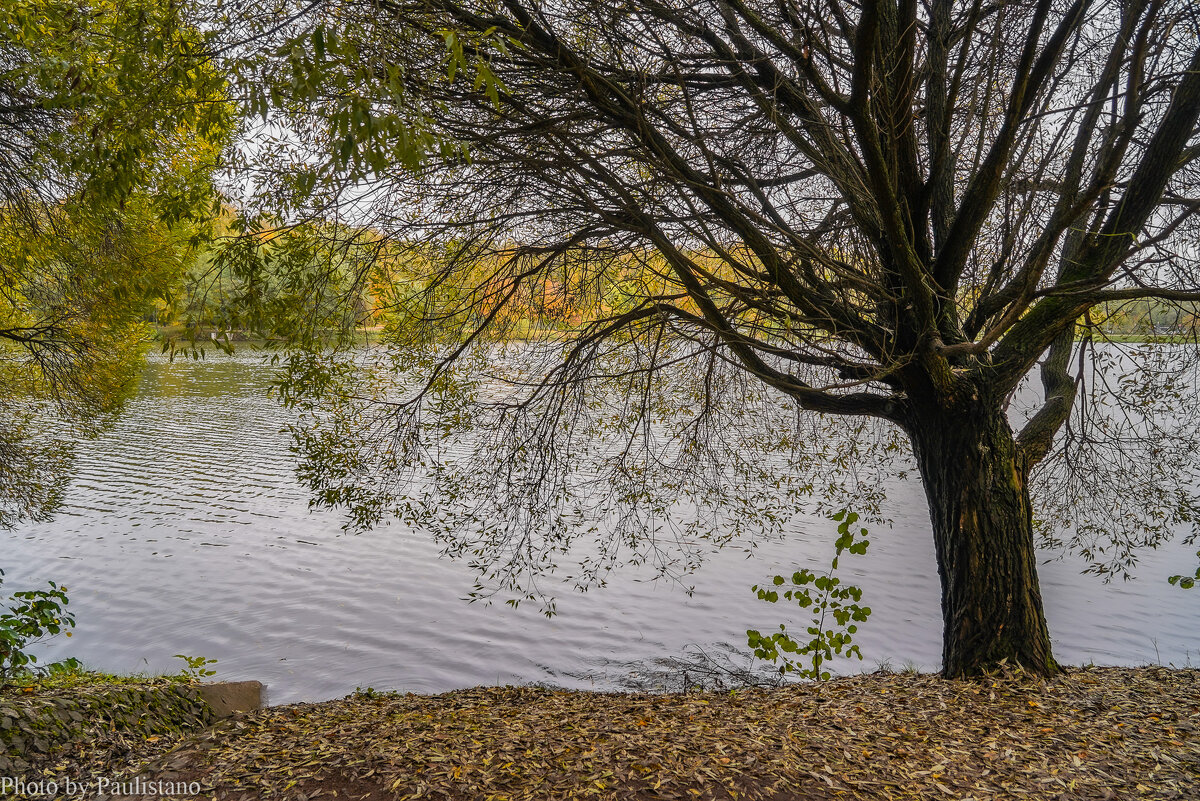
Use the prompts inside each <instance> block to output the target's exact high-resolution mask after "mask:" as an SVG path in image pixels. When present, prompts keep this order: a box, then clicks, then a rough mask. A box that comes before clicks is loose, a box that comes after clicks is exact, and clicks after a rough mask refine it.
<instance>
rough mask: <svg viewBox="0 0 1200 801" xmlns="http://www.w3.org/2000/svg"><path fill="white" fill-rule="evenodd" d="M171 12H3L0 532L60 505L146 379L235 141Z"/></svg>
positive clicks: (200, 58)
mask: <svg viewBox="0 0 1200 801" xmlns="http://www.w3.org/2000/svg"><path fill="white" fill-rule="evenodd" d="M206 47H207V46H206V43H205V38H204V37H203V36H201V35H200V34H199V33H198V32H197V30H196V29H195V28H194V27H193V26H191V25H189V24H188V21H187V20H186V19H185V18H184V15H183V13H182V10H181V8H180V7H179V6H177V5H175V4H173V3H161V2H157V1H156V0H146V1H145V2H143V1H142V0H130V1H128V2H127V1H126V0H116V1H115V2H109V0H96V1H95V2H73V1H71V0H68V1H67V2H57V1H56V0H7V1H6V2H4V3H3V4H2V5H0V131H3V136H4V143H5V146H4V147H3V148H2V149H0V150H2V152H0V254H3V255H0V386H3V387H4V390H3V392H2V393H0V417H2V419H3V422H4V424H3V426H2V427H0V527H6V526H9V525H12V524H13V523H15V522H17V521H19V520H22V519H25V518H29V517H32V518H45V517H46V516H47V515H49V514H50V513H51V512H52V510H53V509H54V507H55V506H56V505H57V504H58V502H59V500H60V498H61V494H62V490H63V486H64V482H65V480H66V477H67V474H68V473H67V469H68V467H69V464H70V461H71V459H70V452H71V445H70V443H69V442H68V441H65V440H63V439H61V438H56V437H53V436H50V435H48V434H47V433H46V432H47V430H48V428H49V426H48V424H49V422H50V421H51V420H53V419H55V418H57V420H58V421H59V422H62V423H66V424H67V425H68V426H69V427H70V428H71V429H72V431H73V432H74V433H75V434H80V435H85V436H86V435H91V434H95V433H96V432H97V431H98V430H100V428H101V427H102V426H103V424H104V422H105V421H106V420H107V419H109V417H110V416H111V414H112V413H113V412H114V411H115V410H117V409H118V408H119V407H120V405H121V403H122V402H123V401H124V399H125V398H126V397H127V395H128V390H129V388H130V385H131V383H132V382H133V381H134V379H136V377H137V369H136V368H137V366H138V364H139V363H140V359H141V355H142V353H143V351H144V349H145V346H146V344H147V337H146V330H145V324H144V322H143V317H144V315H145V313H146V311H147V310H148V309H149V308H150V305H151V303H152V302H153V301H154V300H155V299H156V298H161V297H166V296H168V295H170V293H171V292H172V291H173V288H174V287H175V285H177V284H178V283H179V281H180V280H181V278H182V269H183V264H184V263H185V261H186V259H185V255H186V251H187V249H188V246H189V245H188V242H189V239H190V238H191V237H192V235H193V234H195V233H196V232H197V229H195V227H194V226H193V227H191V228H189V225H188V224H186V220H187V219H188V218H189V217H193V216H195V215H197V214H198V213H200V212H201V211H203V210H206V209H207V207H208V204H209V203H211V198H212V187H211V181H210V178H211V175H212V171H213V169H214V167H215V163H216V157H217V156H218V155H219V153H220V150H221V148H222V147H224V145H225V144H226V142H227V141H228V136H229V133H230V130H231V125H230V120H231V118H230V115H229V109H228V108H226V107H225V104H224V81H223V79H222V78H220V77H219V76H218V75H217V74H216V73H215V72H214V71H213V69H212V68H211V66H210V65H209V64H208V63H207V61H208V53H207V50H206Z"/></svg>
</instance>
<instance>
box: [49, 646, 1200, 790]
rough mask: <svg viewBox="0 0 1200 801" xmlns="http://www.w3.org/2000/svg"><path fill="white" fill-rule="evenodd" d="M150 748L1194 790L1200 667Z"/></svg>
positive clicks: (894, 679)
mask: <svg viewBox="0 0 1200 801" xmlns="http://www.w3.org/2000/svg"><path fill="white" fill-rule="evenodd" d="M161 749H162V744H161V741H158V742H154V743H148V744H147V750H146V752H145V753H144V754H141V753H137V752H135V753H131V754H125V755H123V756H122V759H125V760H126V762H125V766H126V768H127V769H128V767H130V766H132V765H134V764H137V763H138V761H139V759H141V758H142V757H143V756H144V757H145V759H144V760H143V761H146V762H147V765H148V766H147V767H146V768H145V769H144V770H142V771H141V772H140V773H139V774H138V781H141V782H143V785H142V786H143V787H145V786H150V785H149V783H153V782H158V783H160V785H159V786H164V787H168V786H183V785H181V784H180V783H184V785H186V784H187V783H190V782H198V783H199V786H200V787H201V788H202V796H203V797H205V798H214V797H215V798H218V799H258V798H286V799H302V798H316V797H321V798H333V797H337V798H359V799H368V800H369V801H379V800H381V799H407V798H418V797H431V798H443V799H481V801H482V799H493V798H494V799H502V798H503V799H512V800H514V801H515V799H571V798H606V799H696V798H721V799H733V798H736V799H742V798H747V799H772V800H773V801H825V799H834V798H845V799H863V800H864V801H882V800H884V799H887V800H888V801H891V800H892V799H914V800H915V799H921V800H922V801H925V800H926V799H936V798H946V799H959V800H960V801H961V800H965V799H970V798H974V799H985V798H986V799H992V798H1034V799H1083V798H1087V799H1103V798H1118V799H1125V798H1155V799H1183V798H1197V797H1200V670H1196V669H1186V670H1179V669H1171V668H1163V667H1146V668H1082V669H1072V670H1070V671H1068V672H1067V673H1066V674H1065V675H1063V676H1060V677H1058V678H1056V679H1054V680H1052V681H1049V682H1042V681H1038V680H1034V679H1031V678H1029V677H1026V676H1022V675H1020V674H1013V675H1005V676H997V677H993V678H990V679H986V680H980V681H973V682H948V681H943V680H941V679H939V678H936V677H933V676H928V675H908V674H904V675H892V674H871V675H865V676H855V677H849V678H840V679H835V680H833V681H829V682H824V683H818V684H805V685H795V686H790V687H785V688H778V689H768V690H762V689H754V690H738V691H734V692H688V693H675V694H661V695H647V694H601V693H589V692H574V691H564V690H551V689H540V688H529V687H525V688H512V687H508V688H476V689H471V690H462V691H457V692H451V693H445V694H442V695H433V696H422V695H397V694H376V693H366V694H358V695H353V696H350V697H349V698H346V699H344V700H340V701H329V702H323V703H311V704H296V705H291V706H282V707H273V708H268V709H264V710H262V711H259V712H255V713H251V714H248V715H244V716H241V717H238V718H235V719H232V720H230V721H226V722H223V723H220V724H218V725H217V726H215V727H213V728H211V729H208V730H207V731H205V732H204V733H202V734H200V735H198V736H193V737H190V738H187V739H186V740H184V741H183V742H182V744H180V745H178V746H176V747H175V748H174V749H173V750H171V751H169V752H168V753H165V754H164V753H162V751H161ZM120 768H121V766H120V765H115V764H100V763H96V762H93V763H92V764H90V765H89V764H77V765H75V766H73V768H72V769H73V770H74V771H76V772H77V773H76V775H77V776H78V775H83V776H89V775H91V776H99V775H102V774H103V775H106V776H117V775H118V773H119V770H120ZM131 776H133V773H129V772H126V773H125V777H126V779H128V778H130V777H131ZM171 783H174V785H172V784H171ZM193 786H194V785H193ZM334 793H336V796H335V795H334ZM176 797H180V798H185V797H194V796H186V795H185V796H176Z"/></svg>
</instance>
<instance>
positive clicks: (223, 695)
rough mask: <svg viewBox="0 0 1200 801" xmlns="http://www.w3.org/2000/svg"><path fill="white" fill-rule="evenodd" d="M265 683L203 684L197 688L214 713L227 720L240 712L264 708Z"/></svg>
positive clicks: (229, 682) (223, 682) (219, 682)
mask: <svg viewBox="0 0 1200 801" xmlns="http://www.w3.org/2000/svg"><path fill="white" fill-rule="evenodd" d="M263 689H264V688H263V683H262V682H261V681H218V682H214V683H212V684H201V685H200V686H198V687H197V688H196V690H197V692H199V693H200V697H201V698H203V699H204V701H205V703H207V704H208V705H209V706H210V707H212V711H213V713H214V714H215V715H216V716H217V717H219V718H227V717H229V716H231V715H235V714H237V713H238V712H252V711H254V710H255V709H262V708H263V702H264V698H263V695H264V693H263Z"/></svg>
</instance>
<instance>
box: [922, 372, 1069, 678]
mask: <svg viewBox="0 0 1200 801" xmlns="http://www.w3.org/2000/svg"><path fill="white" fill-rule="evenodd" d="M963 394H965V395H966V397H963V398H961V400H959V401H958V402H957V403H955V404H953V405H952V406H950V407H945V406H940V405H938V404H935V403H930V404H921V405H918V406H916V407H914V409H913V412H912V414H911V415H910V418H909V426H908V428H909V435H910V438H911V440H912V443H913V450H914V453H915V454H916V457H917V463H918V465H919V468H920V472H921V477H922V479H923V484H924V487H925V495H926V498H927V499H928V502H929V513H930V518H931V520H932V522H933V533H934V543H935V547H936V554H937V564H938V577H939V578H940V580H941V589H942V621H943V624H944V631H945V636H944V638H943V650H942V673H943V675H945V676H947V677H952V678H959V677H964V676H970V675H974V674H977V673H979V672H981V671H983V670H985V669H988V668H991V667H993V666H995V665H997V664H1000V663H1001V662H1003V661H1005V660H1007V663H1008V664H1019V665H1021V666H1022V667H1024V668H1026V669H1028V670H1031V671H1033V672H1036V673H1039V674H1042V675H1052V674H1053V673H1055V672H1057V671H1058V666H1057V664H1056V663H1055V661H1054V658H1053V656H1052V655H1051V648H1050V632H1049V630H1048V628H1047V626H1046V619H1045V616H1044V615H1043V613H1042V596H1041V590H1040V588H1039V585H1038V575H1037V564H1036V560H1035V554H1034V541H1033V517H1032V512H1031V507H1030V501H1029V483H1028V477H1029V466H1028V465H1027V463H1026V460H1025V458H1024V457H1023V455H1022V453H1021V451H1020V450H1019V448H1018V447H1017V445H1016V442H1015V440H1014V437H1013V432H1012V429H1011V428H1010V427H1009V424H1008V420H1007V419H1006V417H1005V414H1004V410H1003V408H1002V406H1001V404H1000V402H999V400H998V399H996V398H994V397H990V394H989V393H987V392H986V390H984V389H982V388H980V389H976V390H973V391H971V392H968V393H963Z"/></svg>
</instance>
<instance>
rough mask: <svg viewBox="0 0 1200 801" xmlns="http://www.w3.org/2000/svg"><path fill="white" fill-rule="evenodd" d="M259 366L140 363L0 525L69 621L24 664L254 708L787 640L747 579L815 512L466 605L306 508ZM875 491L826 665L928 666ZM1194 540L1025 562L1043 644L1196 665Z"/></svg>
mask: <svg viewBox="0 0 1200 801" xmlns="http://www.w3.org/2000/svg"><path fill="white" fill-rule="evenodd" d="M268 377H269V373H268V368H266V367H265V366H263V364H262V359H261V355H259V354H254V353H239V354H237V355H236V356H234V357H225V356H221V355H219V354H218V355H213V354H209V356H208V358H207V359H206V360H203V361H185V360H179V361H176V362H173V363H172V362H168V361H166V360H165V359H162V358H160V357H154V358H152V359H151V361H150V363H149V364H148V366H147V368H146V371H145V374H144V376H143V378H142V384H141V388H140V391H139V394H138V396H137V398H136V399H135V400H134V401H133V402H132V403H131V404H130V406H129V408H128V410H127V413H126V414H125V415H124V416H123V417H122V419H121V420H120V421H119V423H118V424H117V425H116V426H115V427H114V428H113V429H112V430H111V431H110V432H108V433H107V434H106V435H105V436H104V437H102V438H100V439H98V440H95V441H92V442H87V443H84V444H83V445H82V446H81V448H80V454H79V457H80V458H79V464H78V474H77V476H76V478H75V480H74V482H73V483H72V486H71V488H70V490H69V493H68V496H67V501H66V506H65V508H64V509H63V510H62V511H61V513H60V514H59V515H58V516H57V518H56V519H55V520H54V521H53V522H51V523H46V524H31V525H24V526H22V527H20V528H18V529H17V530H15V531H12V532H0V541H3V543H4V545H3V557H0V559H2V561H0V567H3V568H4V569H5V571H7V576H6V579H5V585H4V590H5V593H6V594H7V593H8V592H12V591H15V590H18V589H28V588H31V587H32V586H41V585H44V583H45V581H46V580H47V579H53V580H55V581H58V582H60V583H63V584H65V585H67V586H68V587H69V589H70V597H71V605H70V608H71V610H72V611H74V613H75V615H76V618H77V628H76V630H75V635H74V637H73V638H71V639H66V638H63V637H59V638H56V639H54V640H52V641H50V642H48V643H46V644H44V645H43V646H41V647H40V648H39V649H38V650H37V652H38V653H39V655H40V657H41V658H42V660H43V661H45V660H50V659H61V658H65V657H67V656H75V657H78V658H80V659H82V660H83V661H84V662H85V663H86V664H88V665H90V666H93V667H96V668H100V669H104V670H108V671H116V672H138V671H145V672H152V673H153V672H176V671H178V670H179V669H181V668H182V667H183V663H182V661H181V660H179V659H174V658H173V655H174V654H187V655H189V656H205V657H208V658H213V659H217V660H218V662H217V664H216V665H215V668H216V670H217V678H220V679H229V680H237V679H258V680H261V681H263V682H264V683H265V684H267V685H268V687H269V695H270V700H271V702H272V703H288V702H292V701H299V700H321V699H327V698H333V697H338V696H342V695H345V694H346V693H349V692H351V691H353V690H354V689H355V688H356V687H374V688H375V689H377V690H383V689H396V690H403V691H414V692H438V691H444V690H450V689H454V688H460V687H467V686H473V685H479V684H487V685H491V684H521V683H527V682H543V683H548V684H554V685H559V686H566V687H576V688H594V689H620V688H628V687H643V686H648V687H655V686H658V685H657V684H656V682H658V680H659V679H660V678H661V679H663V682H665V681H666V679H665V678H664V674H663V670H664V662H663V660H669V659H672V658H678V657H685V656H687V655H688V654H689V653H692V654H694V653H696V652H697V649H701V650H703V651H704V652H706V653H709V654H720V653H722V647H723V645H733V646H736V647H739V648H742V649H744V647H745V642H746V637H745V631H746V629H747V628H758V629H760V630H763V631H767V630H770V629H772V628H774V627H775V626H776V625H777V624H779V623H781V622H787V623H788V624H789V628H791V629H792V630H796V629H799V630H800V631H803V626H804V625H805V621H804V619H803V617H802V616H801V614H800V610H798V609H795V608H794V607H793V609H792V610H789V609H787V608H786V607H784V606H783V605H782V604H777V605H769V604H765V603H763V602H761V601H758V600H757V599H756V598H755V596H754V594H753V593H752V592H751V591H750V587H751V585H753V584H756V583H759V582H761V581H763V579H764V578H766V577H768V576H771V575H774V574H775V573H780V572H785V573H789V574H790V573H791V572H792V571H794V570H795V569H796V568H797V566H807V567H810V569H814V570H816V569H823V568H824V567H825V566H827V565H828V562H829V559H830V557H831V556H832V537H830V536H829V532H830V531H832V529H833V526H834V524H832V523H830V522H829V521H827V520H822V519H812V518H806V519H803V520H801V521H799V522H798V523H797V524H795V525H794V526H792V529H793V531H791V532H790V533H789V535H788V536H787V537H786V538H785V539H784V540H782V541H768V542H765V543H762V544H760V545H759V546H758V547H757V548H756V549H754V552H753V555H752V556H751V555H748V554H747V552H746V551H745V550H744V549H739V548H737V547H730V548H727V549H726V550H724V551H720V552H717V553H715V554H713V555H712V556H710V557H709V558H708V560H707V561H706V562H705V564H704V566H703V567H702V568H701V569H700V570H699V572H698V573H697V574H696V575H695V576H694V577H693V579H692V580H690V581H689V584H692V585H694V586H695V588H696V591H695V593H694V594H692V595H690V596H689V595H688V594H686V593H685V592H684V591H683V589H682V588H681V587H679V586H677V585H672V584H670V583H664V582H654V581H650V580H648V579H649V578H650V576H649V574H639V573H637V572H631V571H625V572H617V573H614V574H613V575H612V576H611V578H610V580H609V582H608V586H607V587H605V588H602V589H597V590H592V591H590V592H588V593H586V594H577V593H576V594H571V593H570V591H569V590H568V589H567V588H565V587H564V588H563V591H562V594H561V595H559V600H558V612H559V613H558V615H557V616H555V617H553V618H549V619H547V618H546V617H544V616H543V615H542V614H540V612H539V610H538V608H537V607H536V606H530V607H525V606H522V607H520V608H517V609H513V608H510V607H507V606H504V605H502V604H500V605H493V606H484V605H481V604H468V603H467V602H465V601H464V600H463V598H464V596H466V594H467V593H468V592H469V591H470V590H471V587H472V583H473V582H472V578H473V574H472V573H471V571H470V570H469V569H468V568H467V566H466V565H463V564H460V563H457V562H453V561H450V560H446V559H441V558H439V557H438V549H437V547H436V546H435V545H434V544H433V543H431V542H430V541H428V539H427V538H425V537H424V536H422V535H421V534H420V533H418V532H414V531H412V530H408V529H406V528H405V527H403V526H401V525H398V524H396V525H391V526H385V527H381V528H378V529H376V530H374V531H372V532H370V533H366V534H361V535H352V534H346V533H344V532H343V531H342V530H341V525H342V518H341V515H340V514H339V513H337V512H335V511H329V510H316V511H310V510H309V508H308V496H307V494H306V491H305V490H304V489H303V488H302V487H301V486H300V485H299V484H298V483H297V482H296V480H295V478H294V476H293V466H294V462H293V457H292V455H291V453H290V452H289V449H288V446H289V444H290V440H289V437H288V436H287V435H286V434H284V433H282V432H281V429H282V428H283V426H284V425H286V423H287V422H288V419H289V418H288V412H287V411H285V410H283V409H281V408H280V407H279V406H278V405H277V404H276V403H275V402H274V401H273V400H271V399H269V398H267V397H266V396H265V393H264V390H265V388H266V386H267V384H268ZM887 496H888V506H887V510H886V511H887V514H888V516H889V517H890V518H891V519H892V520H893V526H892V527H891V528H889V529H885V530H879V531H872V537H871V540H872V544H871V548H870V550H869V551H868V553H867V554H866V555H865V556H861V557H848V558H846V559H844V560H843V565H842V568H843V569H842V571H841V573H840V575H842V577H843V580H845V581H849V582H853V583H857V584H859V585H860V586H863V587H864V590H865V592H864V598H863V603H864V604H867V605H870V606H871V607H872V609H873V610H874V613H873V614H872V616H871V618H870V620H869V621H867V622H866V623H865V624H863V626H862V627H861V628H860V630H859V634H858V635H857V637H856V640H857V641H858V642H859V643H860V644H861V647H862V650H863V653H864V655H865V656H866V659H865V661H863V662H861V663H860V662H857V661H855V662H849V663H842V664H840V665H839V667H840V668H841V669H842V670H844V671H847V670H848V671H858V670H872V669H875V668H876V667H877V666H878V664H879V663H881V662H885V661H887V662H889V663H890V664H892V665H893V666H894V667H896V668H899V667H902V666H904V665H914V666H918V667H920V668H922V669H924V670H934V669H936V668H937V667H938V664H939V662H940V652H941V641H940V625H941V624H940V612H939V607H938V586H937V585H938V582H937V573H936V568H935V566H934V561H933V545H932V541H931V537H930V534H929V519H928V513H927V511H926V508H925V499H924V495H923V493H922V490H921V487H920V485H919V484H918V483H916V482H915V481H896V482H895V483H894V484H892V485H891V486H889V487H888V488H887ZM1194 551H1195V548H1194V547H1193V548H1188V547H1184V546H1182V545H1180V544H1174V545H1171V546H1167V547H1163V548H1161V549H1159V550H1157V551H1153V552H1147V553H1145V554H1144V555H1143V559H1142V562H1141V565H1140V567H1139V569H1138V571H1137V576H1138V578H1137V580H1136V581H1132V582H1123V581H1116V582H1113V583H1111V584H1103V583H1101V581H1099V580H1098V579H1096V578H1095V577H1093V576H1087V575H1081V574H1080V572H1079V571H1080V570H1081V568H1082V567H1083V565H1082V563H1081V562H1080V561H1078V560H1075V559H1072V558H1070V557H1067V558H1066V559H1064V560H1061V561H1060V560H1056V557H1057V556H1059V554H1056V553H1046V554H1044V557H1045V559H1046V560H1047V562H1048V563H1047V564H1045V565H1043V567H1042V568H1041V577H1042V592H1043V595H1044V597H1045V601H1046V613H1047V617H1048V618H1049V623H1050V629H1051V634H1052V635H1053V637H1054V647H1055V654H1056V656H1057V657H1058V659H1059V660H1060V661H1061V662H1064V663H1068V664H1083V663H1089V662H1094V663H1096V664H1117V665H1140V664H1146V663H1161V664H1175V665H1180V666H1182V665H1188V664H1190V665H1193V666H1195V665H1197V664H1200V625H1198V624H1197V621H1198V620H1200V591H1191V592H1186V591H1182V590H1179V589H1178V588H1175V587H1171V586H1169V585H1168V584H1167V582H1166V577H1167V576H1169V575H1171V574H1173V573H1179V572H1181V571H1185V570H1186V571H1187V572H1189V573H1190V572H1191V571H1192V570H1193V569H1194V568H1195V559H1196V557H1195V554H1194ZM793 610H794V611H793ZM733 660H734V663H735V664H738V665H742V666H744V665H745V664H746V661H745V660H744V659H738V658H736V657H733ZM663 682H658V683H660V684H661V683H663ZM663 686H667V685H666V684H663Z"/></svg>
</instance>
